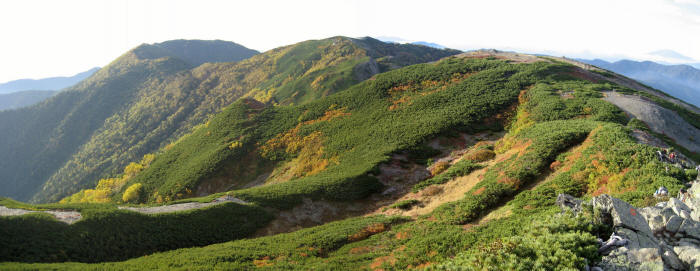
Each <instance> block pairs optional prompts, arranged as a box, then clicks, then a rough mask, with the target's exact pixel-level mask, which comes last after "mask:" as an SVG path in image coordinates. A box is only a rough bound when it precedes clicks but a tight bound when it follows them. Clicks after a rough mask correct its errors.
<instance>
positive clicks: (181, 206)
mask: <svg viewBox="0 0 700 271" xmlns="http://www.w3.org/2000/svg"><path fill="white" fill-rule="evenodd" d="M227 202H235V203H238V204H247V202H245V201H243V200H240V199H238V198H234V197H232V196H223V197H219V198H216V199H215V200H214V201H212V202H207V203H201V202H187V203H178V204H172V205H163V206H155V207H126V206H119V207H118V208H119V209H120V210H129V211H133V212H138V213H142V214H160V213H172V212H179V211H187V210H192V209H201V208H206V207H209V206H214V205H218V204H223V203H227ZM30 213H47V214H50V215H52V216H53V217H55V218H56V220H58V221H61V222H63V223H66V224H73V223H75V222H77V221H78V220H80V219H82V218H83V216H82V215H81V214H80V212H77V211H65V210H49V211H31V210H25V209H15V208H7V207H5V206H0V216H21V215H26V214H30Z"/></svg>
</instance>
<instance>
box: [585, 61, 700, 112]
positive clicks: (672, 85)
mask: <svg viewBox="0 0 700 271" xmlns="http://www.w3.org/2000/svg"><path fill="white" fill-rule="evenodd" d="M581 61H583V62H586V63H588V64H591V65H596V66H598V67H601V68H603V69H606V70H610V71H613V72H616V73H619V74H622V75H624V76H627V77H630V78H633V79H635V80H639V81H640V82H643V83H645V84H648V85H650V86H652V87H654V88H657V89H660V90H663V91H664V92H666V93H668V94H671V95H672V96H675V97H677V98H680V99H681V100H684V101H686V102H688V103H690V104H693V105H695V106H696V107H700V70H698V69H696V68H694V67H692V66H688V65H662V64H658V63H654V62H651V61H643V62H640V61H631V60H620V61H616V62H613V63H610V62H607V61H604V60H600V59H595V60H581Z"/></svg>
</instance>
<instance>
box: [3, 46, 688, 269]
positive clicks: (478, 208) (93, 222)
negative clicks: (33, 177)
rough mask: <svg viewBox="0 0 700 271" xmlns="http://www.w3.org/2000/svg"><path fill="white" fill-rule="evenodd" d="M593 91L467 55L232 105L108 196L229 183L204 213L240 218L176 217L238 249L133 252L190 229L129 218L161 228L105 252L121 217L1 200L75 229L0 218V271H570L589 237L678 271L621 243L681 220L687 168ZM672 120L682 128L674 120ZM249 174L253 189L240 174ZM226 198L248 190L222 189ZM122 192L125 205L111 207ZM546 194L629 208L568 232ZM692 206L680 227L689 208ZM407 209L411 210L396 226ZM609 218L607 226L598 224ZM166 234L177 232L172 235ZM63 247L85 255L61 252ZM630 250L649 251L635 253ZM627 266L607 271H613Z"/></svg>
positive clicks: (548, 72)
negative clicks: (326, 92)
mask: <svg viewBox="0 0 700 271" xmlns="http://www.w3.org/2000/svg"><path fill="white" fill-rule="evenodd" d="M579 64H580V63H579ZM612 76H617V75H614V74H612ZM604 78H612V77H606V76H604V75H602V74H599V73H598V72H596V71H594V70H588V69H584V68H581V67H579V66H577V65H571V64H569V63H567V62H564V61H561V60H559V59H556V58H547V57H534V56H527V55H520V54H510V53H497V52H474V53H467V54H462V55H458V56H456V57H450V58H447V59H444V60H441V61H439V62H436V63H430V64H419V65H413V66H409V67H406V68H402V69H398V70H394V71H390V72H386V73H383V74H379V75H377V76H375V77H373V78H372V79H371V80H367V81H364V82H362V83H360V84H357V85H355V86H352V87H350V88H348V89H347V90H345V91H343V92H340V93H337V94H334V95H330V96H327V97H323V98H320V99H317V100H314V101H311V102H309V103H305V104H302V105H294V106H277V107H275V106H270V105H265V104H263V103H260V102H258V101H255V100H252V99H241V100H238V101H237V102H235V103H233V104H232V105H230V106H228V107H226V108H225V109H223V110H222V111H221V113H218V114H216V116H215V117H213V118H212V119H211V120H210V121H209V122H208V123H207V124H205V125H203V126H201V127H199V128H197V129H195V130H194V131H193V132H192V133H191V134H190V135H188V136H186V137H183V138H182V139H180V140H179V141H178V142H176V143H175V144H174V145H173V146H172V147H170V148H167V149H165V150H164V151H163V152H160V153H158V154H156V155H155V157H154V159H153V160H152V162H150V164H149V163H145V164H144V168H143V169H141V171H140V172H137V173H135V174H134V175H133V176H130V177H129V178H127V180H126V181H127V182H128V185H127V186H124V188H126V187H137V188H135V189H133V190H132V192H129V193H124V194H116V196H115V197H114V198H113V200H114V201H117V202H118V201H122V200H125V199H126V200H127V201H132V202H158V201H159V196H160V199H161V200H164V201H168V200H174V199H177V198H188V199H186V200H183V201H194V202H212V201H216V200H217V199H218V198H220V197H221V196H223V193H222V194H212V195H209V196H206V197H194V198H191V197H192V196H194V195H192V193H196V192H195V191H198V190H197V189H198V187H201V185H202V184H207V183H209V184H217V183H218V182H220V181H221V180H224V181H225V182H224V184H226V185H222V186H219V187H218V188H219V189H221V190H219V189H215V191H206V193H205V194H207V193H210V192H216V191H224V190H227V189H228V188H227V185H229V184H230V185H233V187H232V188H231V189H232V190H231V191H228V192H226V194H227V196H228V197H233V198H235V199H238V200H242V201H243V202H244V203H245V204H244V205H241V206H239V205H237V204H233V203H228V205H216V206H222V207H220V208H224V209H225V208H231V210H239V211H240V213H238V214H236V215H235V216H220V217H211V215H214V216H215V215H217V213H212V210H210V209H206V208H205V209H202V210H190V211H187V212H183V213H182V215H183V216H190V215H195V214H199V215H202V216H203V217H209V218H211V222H212V223H213V222H217V221H218V222H220V221H225V220H227V219H236V220H237V221H252V222H253V223H252V224H253V225H251V224H245V225H241V230H242V231H241V232H237V233H240V234H239V235H236V236H232V235H226V234H227V233H229V232H230V229H234V228H236V226H235V225H227V226H226V227H227V228H226V230H222V231H216V232H213V233H212V236H210V237H211V238H212V239H209V238H207V240H214V239H215V241H216V242H218V240H222V239H229V240H232V241H230V242H224V243H219V244H213V245H209V246H205V247H196V248H186V249H180V250H173V251H167V252H161V253H154V254H150V252H153V251H162V250H167V249H171V248H173V247H186V246H190V245H192V244H193V243H194V241H198V240H197V239H196V238H195V239H194V240H190V241H184V242H183V239H184V240H187V238H182V239H181V238H179V237H180V236H177V237H178V238H172V240H170V239H168V238H166V237H165V236H163V235H157V234H156V235H154V236H151V234H152V233H158V232H159V231H165V232H170V233H173V232H178V233H179V232H183V231H182V228H190V227H195V228H196V227H197V226H198V224H197V223H201V221H200V220H195V219H192V220H186V219H183V220H175V221H172V220H169V219H174V218H166V217H161V216H158V215H151V216H146V217H140V216H139V217H137V218H134V219H138V221H142V220H151V219H152V220H154V221H163V222H164V223H157V222H153V223H148V225H149V226H150V227H148V228H139V227H134V228H130V229H129V230H131V231H127V232H129V233H130V234H124V233H122V232H120V236H125V237H120V238H110V237H108V236H110V235H104V234H103V230H102V229H101V227H100V226H99V225H110V227H112V228H119V226H120V225H133V224H130V223H129V221H130V219H129V217H130V215H134V213H131V212H126V211H115V210H114V207H113V205H111V204H106V205H104V204H102V205H101V204H81V205H75V204H55V205H26V204H21V203H17V202H12V201H8V200H3V201H1V202H0V203H2V204H3V205H6V206H8V207H11V208H25V209H26V208H49V209H79V210H80V211H81V212H82V213H84V214H85V218H84V220H82V221H78V222H76V223H74V224H72V225H70V226H65V225H64V226H62V227H56V226H51V227H47V226H48V225H51V223H54V224H55V223H58V222H55V221H53V220H52V219H51V218H49V217H46V216H32V215H24V216H10V217H0V223H3V226H2V227H0V231H1V230H4V231H6V232H8V233H11V234H4V235H0V244H2V245H3V246H0V248H4V249H5V251H3V252H1V253H0V256H2V257H3V258H1V260H2V261H10V260H11V261H21V262H63V261H82V262H94V261H106V260H114V259H127V258H130V257H133V256H134V255H135V254H142V255H146V254H149V255H148V256H145V257H138V258H133V259H129V260H126V261H123V262H108V263H93V264H86V263H75V262H71V263H50V264H20V263H3V264H0V267H4V268H15V269H95V270H99V269H126V270H137V269H149V268H150V269H233V270H246V269H254V268H259V269H268V270H280V269H291V270H334V269H344V270H347V269H351V270H366V269H380V268H381V269H385V270H405V269H412V268H418V269H420V268H424V267H427V266H434V267H435V268H437V269H447V270H454V269H466V270H484V269H489V268H493V269H497V270H511V269H512V270H532V269H538V268H542V269H545V270H582V269H586V267H588V268H590V267H592V266H596V265H599V264H602V262H601V260H602V259H603V257H602V256H603V255H601V253H600V252H599V250H598V248H599V246H600V244H599V243H598V241H597V240H596V238H604V239H607V238H608V237H609V236H610V234H611V233H612V232H613V231H617V233H618V234H626V235H624V236H627V237H628V238H629V242H630V244H631V245H630V246H629V247H628V248H627V249H626V250H627V251H637V250H638V249H640V245H644V248H650V249H651V250H653V251H652V252H651V253H652V256H653V255H657V256H658V257H650V258H652V259H649V261H650V263H645V264H653V265H654V266H656V267H659V268H663V267H664V266H665V265H666V264H670V263H671V262H670V261H669V260H667V259H671V258H672V256H674V255H675V257H681V258H682V259H683V260H682V262H681V261H680V260H679V261H678V262H680V263H678V262H673V264H679V265H676V266H677V267H678V266H680V267H681V268H680V269H683V266H684V265H685V264H688V263H689V261H688V259H689V258H688V257H686V256H688V255H689V253H687V251H686V250H688V251H690V250H692V249H693V246H694V245H692V244H690V245H686V244H685V243H683V242H679V243H674V244H671V245H673V246H674V247H679V248H682V249H686V250H682V251H681V250H678V251H677V252H676V250H675V248H674V249H671V250H669V249H668V248H665V247H663V248H662V247H660V245H659V244H658V242H657V241H656V239H655V237H653V234H652V233H651V231H650V230H649V231H644V230H637V231H634V232H632V231H630V230H629V229H627V231H625V228H624V227H637V226H640V225H637V224H634V225H630V223H631V222H635V221H640V220H639V219H636V218H634V217H641V215H640V214H642V215H644V216H645V217H646V216H647V215H648V214H647V213H643V212H642V208H641V207H645V206H651V205H655V204H657V202H670V203H667V204H677V205H676V206H677V207H678V208H674V209H673V210H671V209H672V208H667V209H668V210H670V211H671V212H672V214H673V216H676V217H677V215H676V214H681V213H683V212H681V211H674V210H685V209H682V208H681V207H682V206H681V205H680V204H679V203H673V202H675V201H673V200H671V201H669V198H668V195H677V194H678V192H679V191H680V190H681V189H682V188H684V187H685V186H686V184H689V183H690V182H692V181H693V180H694V179H696V178H697V172H696V171H694V170H689V169H688V167H693V166H694V164H695V163H696V162H697V161H693V160H692V159H686V158H681V159H678V160H675V161H672V160H671V159H669V157H666V156H664V157H660V156H658V153H660V152H657V151H660V148H659V147H656V146H653V145H647V143H649V141H646V140H644V139H648V138H651V137H655V136H656V134H654V133H653V131H652V130H650V129H649V127H648V126H647V125H646V124H645V123H644V122H643V121H640V120H639V119H636V118H633V117H632V116H631V115H627V114H626V113H625V111H623V109H621V108H619V107H617V106H615V105H614V104H612V103H609V102H607V101H606V100H605V98H606V95H607V94H608V93H609V92H611V91H612V90H614V91H616V93H623V94H624V95H629V96H638V97H647V95H651V94H649V93H647V92H646V90H644V89H642V90H637V89H634V88H630V87H627V86H625V85H622V84H616V83H615V82H612V81H610V80H605V79H604ZM615 80H616V79H615ZM646 99H649V100H650V102H651V103H654V104H658V105H659V106H661V107H664V108H666V109H668V110H672V111H674V112H675V113H676V114H678V115H679V116H691V117H690V118H689V119H691V120H693V119H697V118H698V115H697V114H695V113H692V112H688V111H684V110H685V109H683V108H682V107H675V106H674V104H672V103H662V102H656V101H654V100H652V99H651V98H646ZM677 121H686V122H687V120H686V119H685V118H684V117H680V118H679V119H678V120H677ZM688 125H690V124H688ZM639 135H645V136H644V137H641V136H639ZM684 167H685V168H684ZM266 171H267V173H268V174H264V175H262V176H264V178H260V180H261V181H259V180H257V179H258V178H257V177H255V176H256V173H265V172H266ZM217 174H226V175H217ZM222 176H223V177H222ZM246 176H254V177H255V178H248V177H246ZM219 177H221V178H219ZM239 177H240V178H239ZM246 178H247V180H246ZM242 183H248V184H249V185H250V186H252V187H245V185H242V186H239V187H236V185H240V184H242ZM659 186H665V187H666V188H668V195H667V196H655V195H654V191H655V190H656V189H657V188H658V187H659ZM210 187H216V186H210ZM457 187H459V188H458V189H460V190H459V191H454V190H455V188H457ZM124 190H130V189H121V190H117V192H118V193H119V192H123V191H124ZM188 190H189V191H188ZM113 192H114V191H113ZM562 193H566V194H569V195H573V196H575V197H583V198H591V197H598V198H602V199H606V198H607V199H609V197H608V196H605V195H602V194H610V195H613V196H615V197H618V198H620V199H622V200H624V201H627V202H629V203H630V204H631V205H627V203H625V204H622V203H619V201H615V202H614V203H610V204H608V206H607V209H603V210H601V209H600V208H599V209H598V210H595V209H593V208H590V209H589V208H578V209H576V210H575V211H576V212H577V213H578V216H573V215H572V214H571V213H570V212H569V213H564V214H562V213H561V209H560V208H559V207H558V206H557V205H556V201H557V195H559V194H562ZM127 195H128V196H127ZM698 195H700V193H698ZM699 197H700V196H699ZM183 201H180V202H172V201H170V202H168V203H167V204H172V203H182V202H183ZM601 202H603V201H599V203H601ZM690 202H693V201H690ZM698 203H700V202H698ZM603 204H605V202H603ZM104 206H107V207H106V208H105V207H104ZM693 206H695V207H692V208H695V209H693V214H695V215H697V214H698V210H699V209H700V205H693ZM143 207H145V206H143ZM603 208H605V206H603ZM684 208H688V209H689V208H691V207H688V206H686V207H684ZM657 209H661V208H657ZM412 210H419V211H420V212H419V214H415V215H414V214H411V213H410V212H411V211H412ZM611 210H614V211H616V212H618V213H615V214H612V217H611V214H610V212H612V211H611ZM657 211H659V212H665V211H662V210H657ZM686 211H687V210H686ZM619 212H623V213H619ZM687 213H691V212H690V211H687ZM174 214H177V212H176V213H174ZM397 215H398V216H397ZM403 215H406V216H403ZM664 215H665V214H664ZM173 216H175V215H173ZM622 216H624V219H622V220H621V218H620V217H622ZM684 216H686V215H684ZM658 217H659V219H661V220H662V221H663V223H662V224H665V223H666V221H665V220H664V219H665V218H662V217H661V216H660V215H658ZM669 217H670V214H669ZM675 220H676V222H678V219H675ZM165 221H169V222H165ZM182 221H189V223H187V224H186V225H177V224H173V223H177V222H182ZM207 221H209V220H207ZM650 221H652V220H650ZM681 221H683V222H682V225H685V226H681V228H683V229H684V230H683V233H682V234H683V235H682V236H694V235H693V234H695V233H697V230H700V224H695V223H697V222H693V220H692V219H688V218H685V219H681ZM108 222H109V223H108ZM121 223H124V224H121ZM643 223H644V227H648V226H647V224H646V221H643ZM136 224H138V223H136ZM321 224H323V225H321ZM139 225H140V224H139ZM316 225H319V226H316ZM696 225H697V227H696ZM203 226H204V225H203ZM277 226H282V227H280V228H275V227H277ZM314 226H315V227H314ZM677 226H678V225H677ZM251 227H257V231H256V233H254V234H251V232H250V229H251ZM184 232H185V233H186V231H184ZM284 232H289V233H284ZM278 233H281V234H278ZM81 234H82V235H83V236H90V238H89V239H90V240H94V242H86V241H84V240H82V239H80V238H77V237H76V236H80V235H81ZM265 235H271V236H265ZM18 236H21V237H19V238H15V237H18ZM187 236H190V235H187ZM242 236H247V237H257V238H242ZM638 236H639V237H638ZM644 236H647V237H648V238H650V239H649V240H647V241H649V242H647V241H645V240H642V239H640V238H642V237H644ZM679 236H681V235H679ZM93 238H95V239H93ZM101 238H105V239H104V240H103V239H101ZM163 238H165V239H163ZM635 238H636V239H635ZM659 238H662V237H659ZM663 238H666V239H668V238H670V237H668V236H666V237H663ZM692 238H694V237H692ZM234 239H239V240H234ZM128 240H138V241H139V242H141V245H140V246H134V247H135V248H140V249H139V250H120V248H121V247H123V246H124V245H123V244H122V243H126V244H128ZM698 240H700V239H698ZM691 241H692V240H691ZM201 244H202V243H197V245H201ZM679 244H680V245H679ZM86 246H87V248H86ZM686 247H687V248H686ZM694 247H695V248H697V246H694ZM660 249H663V251H662V252H663V253H664V254H663V255H664V256H663V257H664V258H663V259H662V256H661V255H659V254H660V252H658V251H659V250H660ZM699 249H700V248H699ZM15 251H21V252H15ZM66 251H71V252H75V253H70V254H68V253H65V252H66ZM691 252H692V251H691ZM91 253H92V254H91ZM654 253H657V254H654ZM671 253H673V254H671ZM90 256H95V257H90ZM691 256H692V255H691ZM633 260H634V259H632V260H624V261H623V262H619V261H618V262H609V263H607V264H613V265H616V266H618V267H619V266H623V265H626V264H631V262H632V261H633ZM652 261H653V262H652ZM690 264H692V263H690ZM629 266H634V265H629ZM677 269H678V268H677Z"/></svg>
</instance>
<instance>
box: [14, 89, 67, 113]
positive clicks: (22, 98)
mask: <svg viewBox="0 0 700 271" xmlns="http://www.w3.org/2000/svg"><path fill="white" fill-rule="evenodd" d="M56 93H58V91H55V90H23V91H18V92H13V93H8V94H0V111H2V110H9V109H17V108H22V107H27V106H30V105H34V104H36V103H39V102H41V101H43V100H46V99H48V98H50V97H51V96H53V95H55V94H56Z"/></svg>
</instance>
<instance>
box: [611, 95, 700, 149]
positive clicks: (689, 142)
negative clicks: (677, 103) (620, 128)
mask: <svg viewBox="0 0 700 271" xmlns="http://www.w3.org/2000/svg"><path fill="white" fill-rule="evenodd" d="M604 94H605V100H606V101H608V102H611V103H612V104H614V105H616V106H618V107H620V108H621V109H622V110H624V111H625V112H627V113H628V114H629V115H632V116H634V117H635V118H637V119H639V120H641V121H644V122H645V123H646V124H648V125H649V128H651V130H653V131H654V132H656V133H659V134H665V135H666V136H668V137H670V138H671V139H673V140H674V141H675V142H676V144H678V145H681V146H683V147H685V148H686V149H688V150H690V151H692V152H700V130H699V129H697V128H695V127H694V126H692V125H690V124H689V123H687V122H686V121H685V120H684V119H683V118H681V117H680V116H679V115H678V114H677V113H676V112H674V111H672V110H669V109H666V108H664V107H661V106H659V105H657V104H655V103H653V102H651V101H648V100H646V99H643V98H641V97H639V96H634V95H624V94H620V93H617V92H604Z"/></svg>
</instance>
